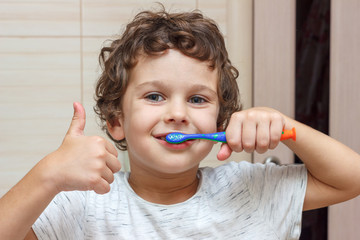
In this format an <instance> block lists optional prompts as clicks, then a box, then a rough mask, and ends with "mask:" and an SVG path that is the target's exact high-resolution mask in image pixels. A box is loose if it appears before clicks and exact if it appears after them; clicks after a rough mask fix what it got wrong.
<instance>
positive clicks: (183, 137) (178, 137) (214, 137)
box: [166, 132, 226, 144]
mask: <svg viewBox="0 0 360 240" xmlns="http://www.w3.org/2000/svg"><path fill="white" fill-rule="evenodd" d="M190 139H206V140H211V141H215V142H226V136H225V132H217V133H207V134H184V133H179V132H174V133H170V134H168V135H167V136H166V141H167V142H168V143H174V144H179V143H182V142H185V141H187V140H190Z"/></svg>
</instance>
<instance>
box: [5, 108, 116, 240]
mask: <svg viewBox="0 0 360 240" xmlns="http://www.w3.org/2000/svg"><path fill="white" fill-rule="evenodd" d="M84 127H85V110H84V108H83V107H82V106H81V104H78V103H75V104H74V117H73V120H72V122H71V125H70V128H69V130H68V132H67V134H66V136H65V138H64V141H63V143H62V144H61V146H60V147H59V149H57V150H56V151H55V152H53V153H51V154H49V155H47V156H46V157H45V158H43V159H42V160H41V161H40V162H39V163H38V164H37V165H36V166H35V167H34V168H33V169H32V170H31V171H30V172H29V173H28V174H27V175H26V176H25V177H24V178H23V179H22V180H21V181H20V182H19V183H18V184H16V185H15V186H14V187H13V188H12V189H11V190H10V191H9V192H8V193H6V194H5V195H4V196H3V197H2V198H1V199H0V213H1V214H0V239H11V240H16V239H24V238H25V237H26V238H27V239H36V237H35V234H34V232H33V230H32V229H31V226H32V225H33V224H34V222H35V221H36V219H37V218H38V217H39V216H40V214H41V213H42V212H43V211H44V210H45V208H46V207H47V206H48V204H49V203H50V202H51V201H52V199H53V198H54V197H55V196H56V195H57V194H58V193H59V192H61V191H73V190H94V191H95V192H97V193H99V194H103V193H106V192H108V191H109V190H110V183H112V182H113V181H114V176H113V173H115V172H117V171H119V170H120V167H121V166H120V162H119V161H118V159H117V151H116V149H115V147H114V146H113V145H112V144H111V143H109V142H108V141H106V140H105V139H103V138H101V137H97V136H93V137H87V136H84V134H83V130H84Z"/></svg>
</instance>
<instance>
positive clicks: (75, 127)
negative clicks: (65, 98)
mask: <svg viewBox="0 0 360 240" xmlns="http://www.w3.org/2000/svg"><path fill="white" fill-rule="evenodd" d="M73 107H74V115H73V117H72V120H71V124H70V127H69V130H68V132H67V134H68V135H74V136H79V135H84V129H85V122H86V114H85V109H84V107H83V106H82V105H81V103H78V102H74V103H73Z"/></svg>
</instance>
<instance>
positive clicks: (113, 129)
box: [106, 118, 125, 140]
mask: <svg viewBox="0 0 360 240" xmlns="http://www.w3.org/2000/svg"><path fill="white" fill-rule="evenodd" d="M106 126H107V128H108V132H109V134H110V135H111V137H112V138H113V139H114V140H123V139H124V138H125V133H124V127H123V126H124V125H123V123H122V121H121V120H120V119H119V118H114V119H112V120H110V121H106Z"/></svg>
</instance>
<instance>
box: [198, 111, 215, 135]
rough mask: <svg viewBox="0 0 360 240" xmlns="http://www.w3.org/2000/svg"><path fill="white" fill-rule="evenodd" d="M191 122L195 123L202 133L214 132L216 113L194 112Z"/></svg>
mask: <svg viewBox="0 0 360 240" xmlns="http://www.w3.org/2000/svg"><path fill="white" fill-rule="evenodd" d="M194 116H195V117H194V118H193V121H194V122H195V123H196V125H197V126H198V128H199V129H201V130H202V132H208V133H209V132H216V130H217V126H216V122H217V117H218V111H217V110H213V111H204V112H196V113H194Z"/></svg>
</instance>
